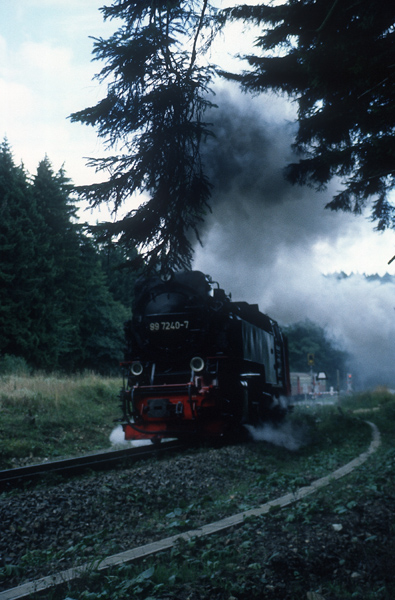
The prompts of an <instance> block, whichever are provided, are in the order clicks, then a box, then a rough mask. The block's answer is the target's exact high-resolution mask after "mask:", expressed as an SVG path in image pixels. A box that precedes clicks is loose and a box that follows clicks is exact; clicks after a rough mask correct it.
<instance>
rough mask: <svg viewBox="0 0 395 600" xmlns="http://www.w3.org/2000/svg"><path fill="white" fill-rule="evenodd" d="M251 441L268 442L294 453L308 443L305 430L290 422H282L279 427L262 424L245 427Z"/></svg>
mask: <svg viewBox="0 0 395 600" xmlns="http://www.w3.org/2000/svg"><path fill="white" fill-rule="evenodd" d="M245 427H246V429H248V431H249V433H250V435H251V437H252V439H253V440H254V441H256V442H268V443H269V444H274V445H275V446H281V447H283V448H286V449H287V450H291V451H293V452H296V451H297V450H299V448H301V446H304V445H306V444H307V443H308V434H307V430H306V428H305V427H304V426H302V425H297V424H296V423H293V422H292V421H284V422H283V423H280V424H279V425H273V424H271V423H264V424H262V425H259V426H256V427H253V426H252V425H245Z"/></svg>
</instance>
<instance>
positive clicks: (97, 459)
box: [0, 440, 185, 491]
mask: <svg viewBox="0 0 395 600" xmlns="http://www.w3.org/2000/svg"><path fill="white" fill-rule="evenodd" d="M181 448H185V444H181V443H180V442H179V441H178V440H176V441H169V442H162V443H161V444H158V445H150V446H139V447H137V448H136V447H134V448H123V449H122V450H107V451H104V452H93V453H90V454H85V455H83V456H76V457H73V458H65V459H62V460H56V461H49V462H45V463H37V464H33V465H27V466H24V467H16V468H14V469H7V470H4V471H0V491H5V490H11V489H13V488H14V487H18V486H21V485H23V484H24V483H26V482H33V481H36V480H37V479H39V478H42V477H43V476H48V475H50V474H60V475H63V476H71V475H78V474H81V473H83V472H86V471H89V470H92V471H94V470H106V469H111V468H113V467H114V466H117V465H119V464H122V463H124V462H127V461H131V460H142V459H144V458H149V457H150V456H153V455H155V454H159V453H160V454H162V453H165V452H169V451H172V450H179V449H181Z"/></svg>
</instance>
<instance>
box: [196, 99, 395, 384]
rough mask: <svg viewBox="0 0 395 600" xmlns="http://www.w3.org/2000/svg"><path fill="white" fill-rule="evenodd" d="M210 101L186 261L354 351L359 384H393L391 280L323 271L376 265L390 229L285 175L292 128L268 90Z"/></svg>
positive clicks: (243, 296) (387, 248)
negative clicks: (197, 216) (381, 229)
mask: <svg viewBox="0 0 395 600" xmlns="http://www.w3.org/2000/svg"><path fill="white" fill-rule="evenodd" d="M247 102H248V104H247ZM218 104H219V106H220V107H222V109H221V110H218V111H217V113H215V112H214V114H213V115H212V117H213V118H212V120H213V122H214V127H215V129H214V131H215V133H216V139H215V140H213V141H210V142H209V143H208V144H207V146H206V158H205V162H206V165H207V169H208V171H209V173H208V174H209V177H210V180H211V182H212V183H213V184H214V189H213V195H212V201H211V205H212V210H213V212H212V214H211V215H208V216H207V218H206V227H205V230H204V231H203V232H202V241H203V247H200V246H197V247H196V249H195V252H196V253H195V261H194V265H193V267H194V268H195V269H198V270H201V271H203V272H204V273H208V274H210V275H211V276H212V277H213V279H214V280H217V281H218V282H219V283H220V285H221V287H223V288H224V289H225V290H226V292H228V293H229V292H231V293H232V298H233V299H234V300H245V301H247V302H250V303H258V304H259V307H260V310H261V311H262V312H265V313H267V314H269V315H270V316H271V317H272V318H274V319H276V320H277V321H279V322H280V323H281V324H282V325H289V324H292V323H296V322H298V321H303V320H305V319H306V318H308V319H310V320H312V321H314V322H315V323H317V324H318V325H320V326H321V327H323V328H324V329H325V330H326V331H327V333H328V335H329V337H332V338H333V339H335V340H338V342H339V344H340V346H341V348H342V349H344V350H346V351H347V352H348V353H350V354H351V355H352V357H353V359H352V363H351V364H350V370H352V371H353V379H354V381H355V380H357V379H359V384H360V386H367V385H375V384H386V385H390V386H391V387H394V385H395V368H394V364H393V363H394V359H393V357H394V355H395V312H394V307H395V279H391V278H389V279H388V281H387V282H386V283H383V282H382V281H380V280H368V279H367V278H366V277H364V276H363V275H362V274H358V273H357V274H355V275H353V276H351V277H348V278H339V277H334V276H332V277H328V276H325V274H328V273H331V272H332V273H333V272H335V271H337V272H340V271H345V272H348V273H350V262H352V261H354V263H355V264H358V265H359V267H358V268H359V273H363V272H370V273H376V272H381V274H383V273H384V271H383V268H384V269H385V268H386V266H387V261H388V260H389V258H391V256H392V255H393V254H394V251H393V248H391V245H390V243H389V241H391V242H392V237H393V235H394V234H393V232H392V231H391V232H386V234H385V235H384V236H380V234H378V233H376V232H373V229H372V227H373V226H372V224H371V223H368V221H367V219H366V218H365V217H361V216H359V217H355V216H354V215H352V214H348V213H343V212H339V213H335V212H332V211H329V210H324V207H325V204H326V203H327V202H329V201H330V200H331V198H332V195H333V193H335V192H336V189H335V188H334V187H332V188H331V189H328V190H327V191H326V192H322V193H318V192H316V191H315V190H313V189H312V188H309V187H300V186H292V185H290V184H289V183H287V182H286V181H285V180H284V178H283V168H284V167H285V165H286V164H288V163H289V162H291V161H296V160H298V158H297V157H295V156H292V154H291V151H290V146H291V144H292V141H293V133H294V131H293V128H292V127H290V125H289V123H286V122H284V120H282V118H280V117H279V116H277V118H276V116H275V114H274V112H273V102H272V100H271V99H270V98H269V99H266V100H264V99H263V98H261V99H260V106H259V105H258V108H257V102H255V103H253V102H252V101H251V102H250V101H249V100H248V101H246V100H243V97H242V98H241V99H238V100H237V103H236V102H235V101H234V100H230V99H229V98H228V99H227V98H226V97H225V98H222V99H221V98H220V99H219V101H218ZM210 120H211V115H210ZM394 241H395V239H394ZM393 264H395V263H393ZM365 266H366V268H365Z"/></svg>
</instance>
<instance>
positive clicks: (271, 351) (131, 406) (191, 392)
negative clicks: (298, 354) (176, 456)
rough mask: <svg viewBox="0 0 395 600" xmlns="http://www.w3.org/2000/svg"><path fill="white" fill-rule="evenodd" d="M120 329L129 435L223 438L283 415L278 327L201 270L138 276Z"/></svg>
mask: <svg viewBox="0 0 395 600" xmlns="http://www.w3.org/2000/svg"><path fill="white" fill-rule="evenodd" d="M125 335H126V342H127V350H126V354H125V361H124V362H123V363H122V366H123V371H124V377H123V379H124V385H123V389H122V392H121V397H122V408H123V419H122V424H123V430H124V433H125V439H126V440H135V439H151V440H152V441H153V442H154V443H155V442H157V441H160V440H161V439H162V438H166V437H172V438H174V437H176V438H184V439H185V438H187V439H190V438H191V437H194V436H196V437H202V436H207V437H212V436H214V437H216V436H224V435H226V434H227V433H230V432H232V431H235V430H237V429H240V427H241V426H242V425H243V424H252V425H256V424H258V423H259V422H261V421H267V420H272V419H280V418H282V417H283V416H284V414H285V413H286V406H285V404H286V402H285V403H284V399H286V397H287V396H288V395H289V394H290V377H289V366H288V352H287V345H286V340H285V339H284V337H283V335H282V333H281V330H280V328H279V326H278V324H277V323H276V322H275V321H273V320H272V319H271V318H270V317H268V316H267V315H264V314H262V313H261V312H259V310H258V305H256V304H253V305H250V304H248V303H246V302H232V301H231V298H230V296H228V295H227V294H226V293H225V292H224V290H223V289H221V288H220V287H219V285H218V283H216V282H213V281H212V280H211V278H210V277H209V276H207V275H204V274H203V273H201V272H200V271H180V272H175V273H173V274H172V275H171V276H169V277H166V278H161V277H160V276H156V275H155V276H152V277H150V278H147V279H141V280H139V281H138V282H137V284H136V288H135V299H134V305H133V317H132V320H131V321H128V322H127V323H126V324H125Z"/></svg>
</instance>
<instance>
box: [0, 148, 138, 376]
mask: <svg viewBox="0 0 395 600" xmlns="http://www.w3.org/2000/svg"><path fill="white" fill-rule="evenodd" d="M73 194H74V189H73V185H72V184H71V182H70V180H69V179H68V178H67V176H66V173H65V171H64V169H60V170H59V172H57V173H55V172H54V171H53V168H52V165H51V162H50V160H49V159H48V158H47V157H45V158H44V159H43V160H42V161H41V162H40V163H39V165H38V168H37V173H36V174H35V175H34V176H31V175H30V174H29V173H27V172H26V170H25V169H24V167H23V165H20V166H17V165H16V164H15V162H14V159H13V154H12V150H11V148H10V145H9V143H8V141H7V140H4V141H3V142H2V144H1V145H0V373H1V372H4V371H5V370H7V366H8V367H10V366H11V367H12V368H13V369H15V364H16V363H18V364H19V365H20V366H21V365H22V366H23V368H25V369H29V370H33V369H34V370H37V369H40V370H44V371H55V370H57V371H62V372H67V373H74V372H82V371H85V370H94V371H95V372H98V373H103V374H111V373H112V372H118V371H119V362H120V360H122V357H123V346H124V342H123V324H124V322H125V321H126V320H127V319H128V318H130V311H131V300H132V290H133V286H134V280H135V277H136V273H135V272H133V271H130V270H128V269H127V268H125V263H126V264H127V261H128V258H130V257H129V256H128V255H127V252H126V251H125V250H124V249H122V247H121V246H120V245H117V246H115V245H113V244H111V245H109V244H106V245H104V244H100V243H99V242H98V240H97V239H95V237H94V236H92V235H91V234H88V233H87V232H86V229H85V227H84V225H82V224H81V223H80V222H79V221H78V220H77V217H76V214H77V207H76V205H75V202H74V200H73ZM74 197H75V196H74Z"/></svg>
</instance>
